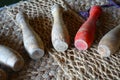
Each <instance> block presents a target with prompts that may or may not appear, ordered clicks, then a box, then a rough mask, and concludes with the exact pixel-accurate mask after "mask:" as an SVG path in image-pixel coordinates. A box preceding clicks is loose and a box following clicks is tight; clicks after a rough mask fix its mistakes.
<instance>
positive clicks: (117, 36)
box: [98, 25, 120, 57]
mask: <svg viewBox="0 0 120 80" xmlns="http://www.w3.org/2000/svg"><path fill="white" fill-rule="evenodd" d="M119 47H120V25H118V26H117V27H115V28H114V29H112V30H111V31H109V32H108V33H107V34H105V35H104V36H103V38H102V39H101V40H100V42H99V45H98V52H99V54H101V56H102V57H109V56H110V55H111V54H113V53H115V51H116V50H117V49H118V48H119Z"/></svg>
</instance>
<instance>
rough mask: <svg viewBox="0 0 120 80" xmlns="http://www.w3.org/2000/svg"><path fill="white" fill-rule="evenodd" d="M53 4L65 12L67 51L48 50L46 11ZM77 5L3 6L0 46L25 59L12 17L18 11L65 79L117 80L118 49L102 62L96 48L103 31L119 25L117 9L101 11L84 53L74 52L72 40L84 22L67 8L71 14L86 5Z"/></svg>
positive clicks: (31, 2)
mask: <svg viewBox="0 0 120 80" xmlns="http://www.w3.org/2000/svg"><path fill="white" fill-rule="evenodd" d="M81 1H84V0H81ZM86 1H87V0H86ZM73 2H74V1H73ZM92 2H94V1H92ZM56 3H57V4H60V5H61V6H62V7H63V8H64V9H65V12H64V13H63V16H64V17H63V18H64V21H65V24H66V26H67V28H68V31H69V33H70V36H71V44H70V48H69V49H68V50H67V51H66V52H63V53H60V52H56V51H55V50H54V49H51V48H52V45H51V40H50V39H51V37H50V34H51V28H52V23H53V18H52V15H51V11H50V10H51V6H52V5H53V4H56ZM79 5H80V4H77V5H76V6H77V7H74V5H71V1H69V0H66V1H65V2H64V1H62V0H28V1H21V2H19V3H17V4H16V5H14V6H12V7H6V8H4V9H3V10H1V11H0V37H1V39H0V44H4V45H6V46H9V47H11V48H13V49H15V50H17V51H18V52H19V53H20V54H21V55H22V56H23V57H24V59H25V60H26V59H27V57H26V52H25V49H24V47H23V41H22V31H21V28H20V26H19V25H18V24H17V23H16V21H15V17H16V14H17V13H18V12H19V11H21V10H22V11H24V12H25V13H26V14H27V15H28V17H29V23H30V25H31V27H32V28H33V29H34V30H35V32H36V33H37V34H38V35H39V36H40V37H41V39H42V40H43V42H44V45H45V48H46V49H45V50H46V51H48V52H49V53H50V55H51V56H52V57H53V58H54V60H55V61H56V62H57V63H58V65H59V66H60V67H61V68H62V70H63V71H64V73H62V74H65V75H67V76H68V77H69V78H68V79H70V80H75V79H76V80H88V79H90V80H91V79H92V80H95V79H97V80H104V79H106V80H119V79H120V53H119V50H118V51H117V52H116V54H114V55H112V56H111V57H110V58H105V59H102V58H101V57H100V55H99V54H98V53H97V45H98V42H99V40H100V39H101V37H102V36H103V35H104V34H105V33H106V32H108V31H109V30H111V29H112V28H114V27H115V26H117V25H118V24H119V22H120V19H119V18H120V17H119V16H120V14H118V13H119V12H120V10H119V9H116V8H114V7H112V8H109V9H108V8H107V9H103V14H102V16H101V18H100V20H99V21H98V23H97V32H96V38H95V39H96V40H95V41H94V43H93V45H92V46H91V48H90V49H88V50H86V51H78V50H76V48H74V46H73V40H74V36H75V34H76V32H77V30H78V29H79V27H80V25H81V24H82V23H83V21H84V20H83V19H82V18H80V17H79V16H78V15H77V14H76V13H74V12H73V11H72V10H71V9H69V8H68V7H71V8H72V9H74V10H75V11H78V10H79V9H86V6H87V5H84V6H79ZM91 5H94V4H91ZM88 6H89V5H88ZM77 8H79V9H77ZM43 58H45V57H43ZM26 65H27V64H26ZM32 66H34V64H32ZM33 70H35V69H33ZM19 76H20V75H19ZM60 78H61V77H59V76H58V80H59V79H60ZM64 79H66V78H61V79H60V80H64ZM29 80H30V79H29Z"/></svg>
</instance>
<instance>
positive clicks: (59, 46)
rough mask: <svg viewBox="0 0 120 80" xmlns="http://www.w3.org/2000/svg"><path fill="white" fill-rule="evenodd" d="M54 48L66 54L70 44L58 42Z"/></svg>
mask: <svg viewBox="0 0 120 80" xmlns="http://www.w3.org/2000/svg"><path fill="white" fill-rule="evenodd" d="M53 46H54V48H55V49H56V51H58V52H64V51H66V50H67V49H68V44H67V43H66V42H64V41H61V40H56V41H55V43H54V45H53Z"/></svg>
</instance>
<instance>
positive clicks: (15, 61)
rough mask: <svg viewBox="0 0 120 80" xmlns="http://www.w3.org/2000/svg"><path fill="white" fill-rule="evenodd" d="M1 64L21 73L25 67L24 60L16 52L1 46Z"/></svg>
mask: <svg viewBox="0 0 120 80" xmlns="http://www.w3.org/2000/svg"><path fill="white" fill-rule="evenodd" d="M0 63H1V64H4V65H6V66H9V67H10V68H12V69H13V70H14V71H19V70H20V69H21V68H22V67H23V65H24V60H23V58H22V57H21V56H20V54H19V53H17V52H16V51H15V50H13V49H11V48H8V47H6V46H4V45H0Z"/></svg>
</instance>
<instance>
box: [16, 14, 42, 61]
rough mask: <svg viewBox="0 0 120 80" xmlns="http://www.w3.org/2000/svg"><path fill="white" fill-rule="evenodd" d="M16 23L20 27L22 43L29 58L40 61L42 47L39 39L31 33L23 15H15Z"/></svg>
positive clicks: (31, 30)
mask: <svg viewBox="0 0 120 80" xmlns="http://www.w3.org/2000/svg"><path fill="white" fill-rule="evenodd" d="M16 21H17V22H18V24H20V26H21V29H22V34H23V43H24V46H25V49H26V51H27V52H28V54H29V56H30V57H31V58H32V59H34V60H37V59H40V58H41V57H42V56H43V55H44V45H43V42H42V40H41V38H40V37H39V36H38V35H37V34H36V33H35V31H33V29H32V28H31V26H30V25H29V23H28V18H27V16H26V15H25V14H24V13H22V12H19V13H18V14H17V15H16Z"/></svg>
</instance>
